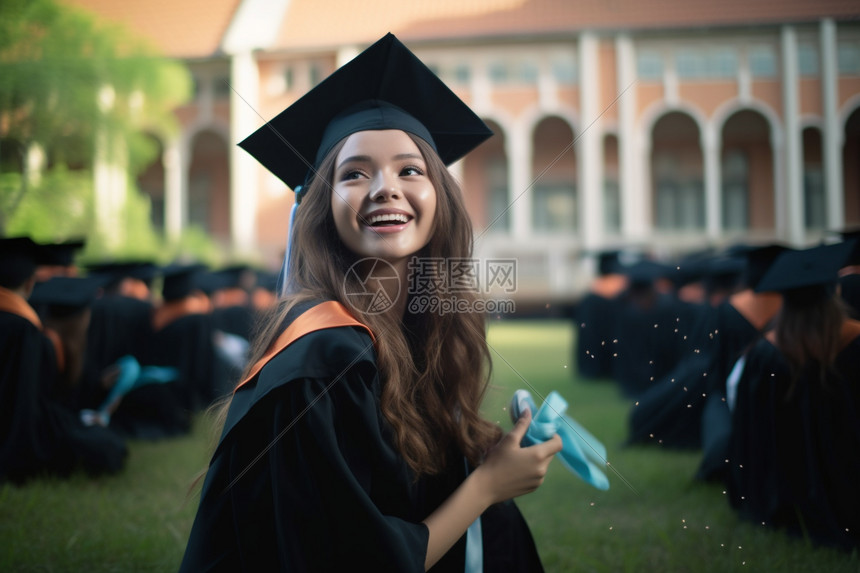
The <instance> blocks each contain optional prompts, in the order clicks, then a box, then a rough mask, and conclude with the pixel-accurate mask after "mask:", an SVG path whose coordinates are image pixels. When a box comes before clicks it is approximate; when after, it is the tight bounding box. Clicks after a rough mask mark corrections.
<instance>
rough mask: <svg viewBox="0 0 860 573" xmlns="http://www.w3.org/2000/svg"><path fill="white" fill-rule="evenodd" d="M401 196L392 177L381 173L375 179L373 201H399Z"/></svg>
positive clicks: (372, 193) (371, 198)
mask: <svg viewBox="0 0 860 573" xmlns="http://www.w3.org/2000/svg"><path fill="white" fill-rule="evenodd" d="M399 196H400V191H399V190H398V188H397V185H396V183H395V182H394V181H393V179H392V178H391V177H387V176H386V175H385V174H383V173H380V174H379V175H377V177H375V178H374V181H373V187H372V189H371V191H370V200H371V201H386V200H391V199H397V198H398V197H399Z"/></svg>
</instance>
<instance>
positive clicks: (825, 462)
mask: <svg viewBox="0 0 860 573" xmlns="http://www.w3.org/2000/svg"><path fill="white" fill-rule="evenodd" d="M831 235H832V236H829V237H827V238H826V239H825V240H824V241H823V242H822V243H821V244H819V245H815V246H812V247H809V248H802V249H793V248H789V247H787V246H786V245H782V244H766V245H737V246H733V247H731V248H728V249H725V250H721V251H711V250H709V251H706V252H702V253H697V254H694V255H689V256H686V257H684V258H681V259H679V260H669V261H667V260H658V259H656V258H655V257H652V256H649V255H648V253H646V252H642V251H640V252H636V251H630V250H627V251H608V252H603V253H599V254H598V256H597V260H598V267H599V272H598V273H597V275H598V276H597V278H596V279H595V280H594V282H593V284H592V286H591V288H590V290H589V292H588V293H587V294H585V295H584V296H583V297H582V298H581V299H580V300H579V301H578V304H577V306H576V309H575V328H576V331H577V337H576V339H575V340H576V346H575V348H574V349H573V352H574V354H575V362H576V364H577V368H578V374H579V377H580V378H581V379H585V380H592V381H609V382H613V383H615V384H617V386H618V388H619V392H620V394H621V395H622V396H624V397H625V398H626V399H627V400H629V402H630V414H629V418H628V438H627V444H626V445H628V446H631V445H642V446H645V447H647V445H648V444H653V445H655V446H657V447H664V448H678V449H687V450H697V451H700V452H701V454H702V456H701V462H700V464H699V467H698V470H697V472H696V474H695V476H691V477H693V478H695V479H697V480H703V481H710V482H718V483H723V484H725V486H726V493H727V497H728V498H729V500H730V502H731V505H732V506H733V507H734V508H735V509H736V510H737V511H738V513H739V515H741V516H742V517H744V518H747V519H750V520H752V521H753V522H756V523H763V524H766V525H770V526H774V527H778V528H782V529H785V530H787V531H789V532H790V533H794V534H797V535H802V536H805V537H807V538H810V539H811V540H812V541H814V542H820V543H822V544H825V545H833V546H837V547H842V548H848V549H854V548H857V547H860V494H858V493H857V489H856V486H855V485H852V484H855V483H857V480H858V479H860V321H858V320H857V319H858V318H860V242H858V239H857V237H858V236H860V232H858V231H855V230H845V231H842V232H838V233H832V234H831Z"/></svg>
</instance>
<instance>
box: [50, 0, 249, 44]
mask: <svg viewBox="0 0 860 573" xmlns="http://www.w3.org/2000/svg"><path fill="white" fill-rule="evenodd" d="M60 1H61V2H63V3H65V4H68V5H74V6H78V7H80V8H83V9H85V10H88V11H90V12H94V13H96V14H99V15H100V16H102V17H104V18H106V19H108V20H112V21H115V22H119V23H121V24H123V25H125V26H126V27H128V28H129V29H130V30H133V31H134V32H136V33H137V34H138V35H140V36H142V37H143V38H145V39H148V40H150V41H151V42H152V43H153V45H154V46H155V47H156V48H157V49H159V50H161V51H162V53H163V54H164V55H166V56H171V57H175V58H206V57H209V56H212V55H215V54H217V53H218V51H219V47H220V45H221V41H222V39H223V37H224V33H225V32H226V31H227V27H228V26H229V25H230V21H231V20H232V18H233V16H234V14H235V12H236V9H237V8H238V6H239V4H240V2H241V0H146V1H143V0H60Z"/></svg>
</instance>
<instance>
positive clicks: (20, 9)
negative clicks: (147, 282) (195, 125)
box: [0, 0, 191, 250]
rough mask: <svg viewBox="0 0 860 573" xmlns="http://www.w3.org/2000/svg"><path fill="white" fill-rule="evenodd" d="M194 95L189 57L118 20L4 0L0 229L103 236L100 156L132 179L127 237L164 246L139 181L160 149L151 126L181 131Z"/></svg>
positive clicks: (43, 1) (44, 236) (0, 10)
mask: <svg viewBox="0 0 860 573" xmlns="http://www.w3.org/2000/svg"><path fill="white" fill-rule="evenodd" d="M190 94H191V78H190V74H189V73H188V71H187V69H186V68H185V66H184V65H182V64H181V63H180V62H177V61H174V60H169V59H167V58H164V57H162V56H160V55H159V54H158V53H157V52H156V51H155V50H154V49H153V48H152V47H151V46H149V45H148V44H146V43H145V42H144V41H143V40H141V39H139V38H136V37H135V36H134V35H133V34H132V33H130V32H129V31H128V30H126V29H124V28H121V27H119V26H118V25H116V24H113V23H108V22H105V21H102V20H98V19H96V17H94V16H93V15H91V14H89V13H86V12H84V11H81V10H79V9H77V8H74V7H70V6H67V5H63V4H59V3H58V2H56V1H55V0H3V1H2V2H0V236H3V235H5V234H7V232H11V231H13V230H14V231H15V232H16V233H19V234H24V233H26V234H30V235H32V236H34V237H37V238H39V239H41V240H58V239H63V238H67V237H68V236H73V235H77V236H82V235H87V236H89V237H92V238H93V239H98V238H97V237H96V236H93V235H97V234H98V232H97V231H98V229H97V226H98V223H99V221H98V220H97V218H96V217H95V216H94V189H93V187H94V184H93V173H94V172H95V165H96V163H97V162H98V163H100V164H102V165H104V164H107V165H112V166H115V167H118V168H119V169H121V170H124V171H125V172H126V173H127V174H128V180H129V181H131V182H132V184H131V185H130V186H129V187H128V198H127V200H124V206H123V207H122V210H123V211H122V212H121V213H120V214H119V215H120V216H119V218H120V219H121V221H120V224H121V225H122V227H123V228H124V237H123V240H122V242H123V243H125V244H126V245H138V246H139V245H141V244H148V245H152V247H153V250H157V249H158V246H157V245H154V244H153V243H154V241H155V239H154V238H153V235H152V230H151V228H148V212H147V211H146V209H140V208H139V207H140V205H141V199H138V198H137V196H136V195H137V192H136V189H135V187H134V184H133V181H134V178H135V176H136V175H137V174H138V173H139V172H140V170H142V169H143V168H144V167H145V166H146V165H147V164H148V163H150V162H151V161H152V160H153V159H154V157H155V153H156V149H155V146H153V145H152V144H151V142H150V141H148V140H147V138H146V135H145V134H146V133H147V132H148V133H157V134H159V135H160V136H163V137H169V136H170V135H172V134H175V133H176V131H177V130H178V128H179V127H178V124H177V122H176V120H175V116H174V115H173V113H172V112H173V110H174V109H176V108H177V107H178V106H179V105H181V104H182V103H184V102H185V101H187V100H188V98H189V97H190ZM142 217H146V218H147V219H146V220H144V219H142ZM94 243H95V244H103V243H104V238H103V237H102V240H101V241H99V240H95V241H94ZM113 247H114V249H113V250H116V247H117V245H113ZM119 250H122V246H119Z"/></svg>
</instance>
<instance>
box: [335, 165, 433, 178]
mask: <svg viewBox="0 0 860 573" xmlns="http://www.w3.org/2000/svg"><path fill="white" fill-rule="evenodd" d="M422 175H424V170H423V169H421V168H420V167H418V166H416V165H407V166H406V167H403V168H402V169H401V170H400V177H417V176H422ZM363 178H370V175H368V174H367V173H365V172H364V171H362V170H361V169H349V170H347V171H344V172H343V175H341V177H340V179H341V181H354V180H356V179H363Z"/></svg>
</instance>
